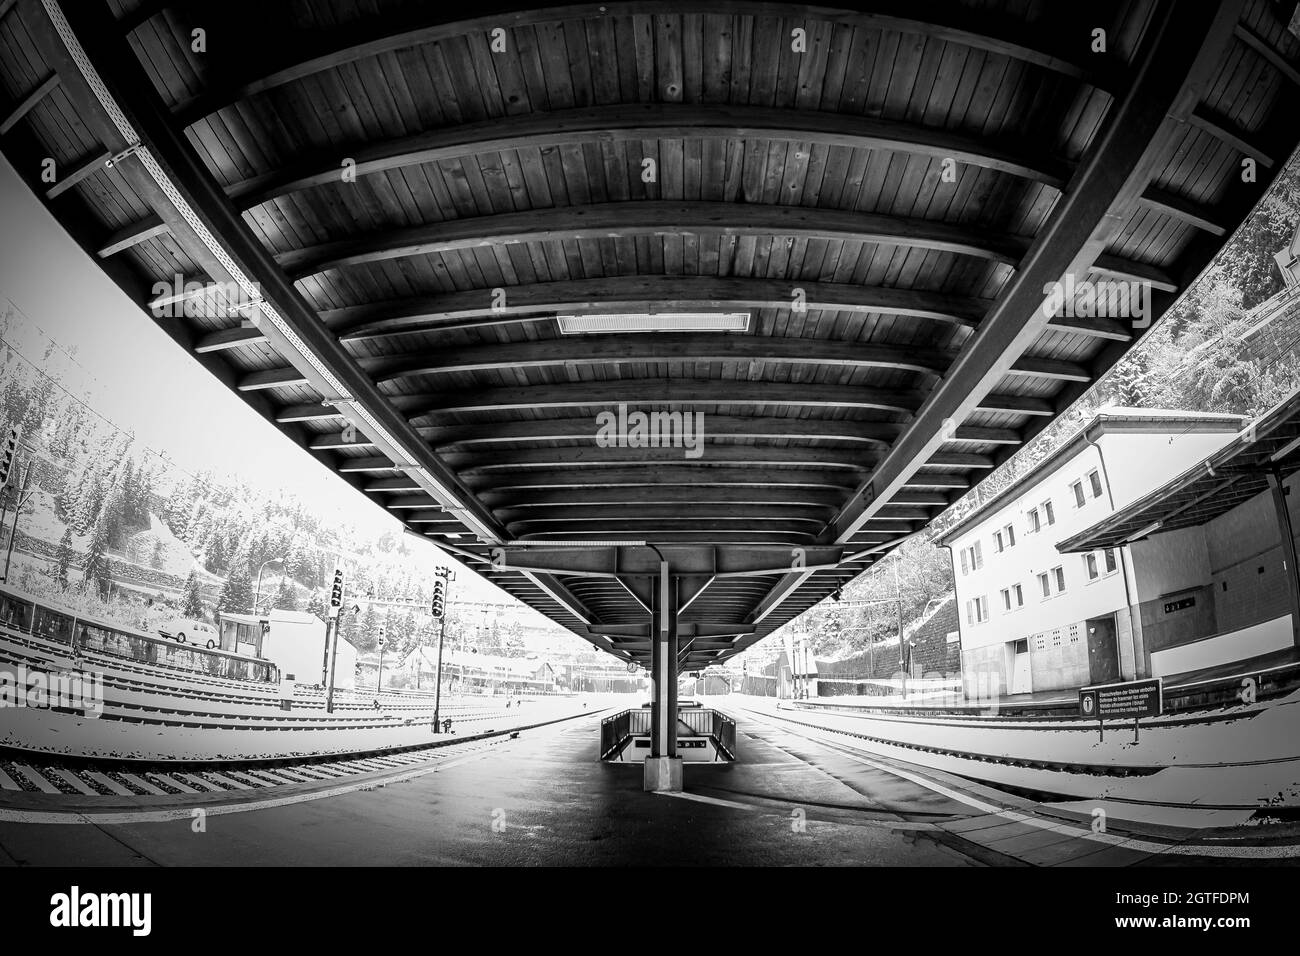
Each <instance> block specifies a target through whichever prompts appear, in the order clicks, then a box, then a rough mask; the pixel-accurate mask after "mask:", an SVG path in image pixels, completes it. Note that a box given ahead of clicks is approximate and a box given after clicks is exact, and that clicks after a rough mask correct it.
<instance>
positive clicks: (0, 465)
mask: <svg viewBox="0 0 1300 956" xmlns="http://www.w3.org/2000/svg"><path fill="white" fill-rule="evenodd" d="M22 434H23V426H22V425H15V426H14V427H13V428H11V429H9V434H8V435H6V436H5V439H4V444H2V445H0V488H3V487H4V486H5V485H6V484H7V483H8V481H9V472H10V471H12V470H13V466H14V459H15V458H17V457H18V440H19V439H20V438H22Z"/></svg>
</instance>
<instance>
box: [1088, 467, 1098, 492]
mask: <svg viewBox="0 0 1300 956" xmlns="http://www.w3.org/2000/svg"><path fill="white" fill-rule="evenodd" d="M1088 485H1089V486H1090V487H1091V488H1092V496H1093V497H1094V498H1100V497H1101V473H1100V472H1099V471H1097V469H1095V468H1094V469H1093V470H1092V471H1090V472H1088Z"/></svg>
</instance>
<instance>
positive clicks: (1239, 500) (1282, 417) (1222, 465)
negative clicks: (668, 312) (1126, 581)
mask: <svg viewBox="0 0 1300 956" xmlns="http://www.w3.org/2000/svg"><path fill="white" fill-rule="evenodd" d="M1274 465H1276V466H1277V468H1278V470H1279V472H1280V473H1281V474H1282V475H1283V476H1284V477H1285V476H1288V475H1291V474H1293V473H1294V472H1295V471H1296V470H1297V469H1300V389H1297V390H1296V391H1295V392H1293V393H1292V394H1291V395H1290V397H1288V398H1287V399H1285V400H1284V401H1282V402H1280V403H1278V404H1277V405H1275V406H1274V407H1273V408H1272V409H1270V410H1269V411H1268V412H1266V413H1264V414H1263V415H1262V416H1260V417H1259V418H1258V419H1256V420H1255V421H1254V422H1253V423H1251V425H1249V426H1248V427H1247V428H1246V429H1245V430H1244V431H1243V432H1242V433H1241V434H1240V435H1239V436H1238V437H1237V438H1235V439H1234V440H1233V441H1231V442H1229V443H1228V444H1227V445H1225V446H1223V447H1222V448H1220V449H1219V450H1218V451H1216V452H1215V453H1214V454H1212V455H1210V456H1209V457H1208V458H1205V459H1203V460H1201V461H1199V462H1197V463H1196V464H1195V465H1193V466H1192V467H1191V468H1189V469H1187V470H1186V471H1185V472H1183V473H1182V474H1181V475H1179V476H1178V477H1177V478H1175V479H1173V480H1172V481H1170V482H1169V483H1168V484H1166V485H1164V486H1162V487H1160V488H1157V489H1155V490H1154V491H1152V492H1150V493H1149V494H1147V495H1145V496H1143V497H1141V498H1139V499H1137V500H1136V501H1134V502H1133V503H1131V504H1130V505H1128V506H1127V507H1124V508H1121V509H1120V510H1118V511H1116V512H1115V513H1114V514H1112V515H1110V517H1108V518H1106V519H1104V520H1102V521H1099V522H1098V523H1097V524H1094V525H1093V526H1092V527H1090V528H1087V529H1085V530H1083V531H1080V532H1079V533H1078V534H1076V535H1073V536H1071V537H1069V538H1066V539H1065V540H1063V541H1061V542H1059V543H1058V544H1057V546H1056V548H1057V550H1058V551H1060V552H1061V553H1063V554H1069V553H1072V552H1077V551H1091V550H1094V549H1096V548H1114V547H1118V546H1120V545H1122V544H1127V543H1129V542H1130V541H1137V540H1140V539H1142V538H1145V537H1147V536H1148V535H1151V534H1155V533H1157V532H1165V531H1177V530H1179V529H1181V528H1189V527H1194V526H1196V525H1202V524H1205V523H1206V522H1207V521H1210V520H1212V519H1214V518H1217V517H1219V516H1220V515H1222V514H1226V513H1227V512H1229V511H1231V510H1232V509H1233V508H1236V507H1237V506H1238V505H1240V504H1243V503H1244V502H1246V501H1249V500H1250V499H1251V498H1254V497H1255V496H1256V495H1258V494H1260V493H1262V492H1264V491H1267V490H1268V478H1267V475H1268V472H1269V470H1270V469H1271V468H1272V467H1273V466H1274Z"/></svg>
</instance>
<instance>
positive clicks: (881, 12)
mask: <svg viewBox="0 0 1300 956" xmlns="http://www.w3.org/2000/svg"><path fill="white" fill-rule="evenodd" d="M231 6H232V8H234V9H232V11H231V12H232V14H233V13H234V12H235V11H236V10H239V9H241V8H242V9H243V13H244V15H245V16H252V15H254V13H255V12H256V11H255V9H253V8H251V7H249V6H248V5H241V4H238V3H235V4H232V5H231ZM609 6H610V5H609V4H606V5H596V4H589V5H586V6H581V5H580V6H576V7H575V6H570V7H565V8H563V10H562V11H561V10H545V9H542V10H538V9H529V8H528V7H527V0H524V2H512V0H505V2H502V0H480V2H479V3H478V4H477V5H476V6H475V8H474V11H473V13H474V14H476V15H477V16H475V17H473V18H468V17H466V13H467V12H468V11H466V10H463V9H460V8H457V7H455V6H445V5H420V6H418V7H416V8H414V9H412V10H410V11H409V12H403V13H390V14H389V15H387V16H382V17H371V18H368V19H365V20H361V21H358V22H353V23H348V24H346V25H344V26H341V27H334V28H330V29H326V30H321V31H314V32H308V31H303V32H302V33H301V34H299V35H295V36H294V37H293V38H292V40H291V42H285V38H283V37H281V36H279V35H272V36H268V37H267V38H266V41H267V42H266V44H265V45H264V46H262V47H261V49H264V50H266V51H267V52H268V56H269V57H270V58H271V59H270V60H268V61H263V62H257V61H256V60H253V59H252V57H247V58H246V62H247V63H248V65H247V67H246V68H245V71H244V72H243V73H242V74H241V75H240V76H238V77H236V78H232V79H229V80H226V81H223V82H222V83H220V84H219V85H216V86H213V87H212V88H210V89H207V90H204V91H202V92H201V93H199V94H198V95H196V96H194V97H192V98H191V99H189V100H186V101H183V102H181V103H179V104H177V106H176V107H175V108H174V109H173V111H172V118H173V122H174V123H176V124H177V125H178V126H179V127H181V128H184V127H187V126H190V125H192V124H194V123H197V122H198V121H200V120H201V119H203V118H205V117H207V116H210V115H212V114H213V113H215V112H217V111H219V110H222V109H225V108H226V107H228V106H232V105H234V104H235V103H238V102H240V101H241V100H244V99H247V98H248V97H250V96H256V95H258V94H261V93H265V92H267V91H269V90H273V89H276V88H278V87H281V86H284V85H285V84H287V83H292V82H295V81H298V80H302V79H305V78H306V77H310V76H314V75H316V74H318V73H321V72H324V71H326V70H332V69H335V68H337V67H340V66H343V65H345V64H348V63H355V62H357V61H359V60H364V59H368V58H370V57H374V56H378V55H380V54H382V53H387V52H392V51H394V50H400V49H403V48H406V47H415V46H421V45H424V44H429V43H436V42H438V41H441V40H447V39H450V38H452V37H461V36H465V37H468V38H471V42H474V43H479V44H483V50H484V53H485V54H486V52H487V48H486V40H484V39H482V38H484V37H486V36H487V35H488V33H489V31H490V30H492V29H494V28H496V27H502V26H504V27H507V28H519V27H526V26H535V25H539V24H544V23H550V22H553V21H555V20H558V19H560V18H561V17H563V18H564V19H577V18H582V17H584V16H586V17H599V16H604V15H607V10H608V8H609ZM613 6H614V7H615V9H618V5H617V4H614V5H613ZM881 7H882V8H883V9H877V10H875V11H873V12H857V11H852V10H834V9H818V10H815V11H810V12H809V17H810V19H815V20H824V21H829V22H832V23H836V24H841V25H845V26H850V27H854V28H860V29H865V30H891V31H901V32H904V33H909V34H915V35H920V36H928V37H933V38H934V39H936V40H941V41H944V42H952V43H957V44H961V45H963V46H968V47H971V48H973V49H979V50H985V51H987V52H990V53H994V54H997V55H1000V56H1008V57H1012V58H1014V59H1018V60H1022V61H1024V62H1026V63H1030V64H1033V65H1034V66H1037V67H1040V68H1042V69H1045V70H1049V71H1052V72H1055V73H1058V74H1061V75H1064V76H1067V77H1070V78H1072V79H1076V80H1080V81H1082V82H1085V83H1089V84H1091V85H1094V86H1097V87H1099V88H1102V89H1106V90H1110V91H1113V90H1115V89H1117V88H1118V85H1119V82H1120V81H1119V79H1118V77H1117V76H1116V71H1115V70H1114V69H1113V68H1111V67H1110V66H1109V65H1108V64H1106V63H1105V62H1104V61H1102V62H1097V60H1098V59H1100V58H1088V57H1087V54H1086V52H1085V53H1081V52H1079V51H1086V49H1087V48H1086V46H1085V45H1084V44H1083V42H1082V41H1079V42H1077V43H1075V44H1070V45H1069V46H1068V47H1067V45H1066V43H1065V42H1064V41H1057V42H1052V41H1051V39H1050V38H1052V37H1055V36H1057V35H1058V34H1059V33H1060V32H1062V31H1060V30H1057V29H1047V30H1045V29H1043V28H1042V26H1041V25H1038V24H1027V23H1024V22H1023V21H1020V20H1017V19H1013V18H1010V17H1004V16H999V15H998V14H996V13H993V12H991V11H987V10H963V9H962V8H960V7H955V8H954V7H948V6H939V5H931V4H926V5H925V6H923V7H920V8H919V9H918V4H917V3H916V2H915V0H913V2H911V3H902V2H899V3H893V4H882V5H881ZM891 8H892V9H891ZM638 12H640V10H639V9H638ZM655 12H656V13H657V14H674V13H691V14H697V13H719V14H723V15H726V14H741V15H752V16H756V17H764V16H768V17H776V18H783V17H788V16H789V15H790V7H789V6H788V5H786V4H779V3H762V2H758V3H741V2H737V0H730V2H726V0H724V2H718V0H712V2H707V3H704V4H701V3H700V2H699V0H690V2H667V3H663V4H661V5H660V6H658V7H656V10H655ZM918 13H919V14H921V15H918ZM1035 27H1037V29H1035ZM274 41H279V42H274Z"/></svg>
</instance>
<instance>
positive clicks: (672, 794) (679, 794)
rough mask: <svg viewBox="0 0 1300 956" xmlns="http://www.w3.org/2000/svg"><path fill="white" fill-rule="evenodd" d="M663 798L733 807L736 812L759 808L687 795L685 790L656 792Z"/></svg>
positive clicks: (693, 794) (732, 801)
mask: <svg viewBox="0 0 1300 956" xmlns="http://www.w3.org/2000/svg"><path fill="white" fill-rule="evenodd" d="M655 792H656V793H658V794H659V796H661V797H676V798H677V799H679V800H694V801H695V802H696V803H711V804H713V805H714V806H715V807H731V808H732V809H735V810H757V809H758V807H755V806H753V805H752V804H748V803H737V802H736V801H735V800H723V799H722V798H721V797H706V796H704V795H703V794H700V793H687V792H686V791H684V790H656V791H655Z"/></svg>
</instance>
